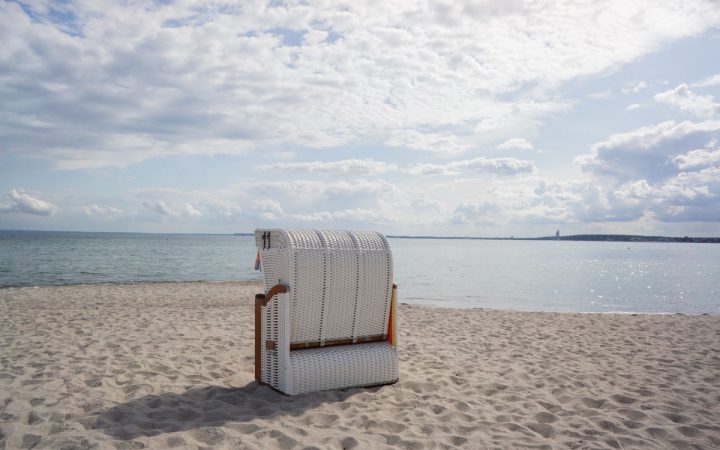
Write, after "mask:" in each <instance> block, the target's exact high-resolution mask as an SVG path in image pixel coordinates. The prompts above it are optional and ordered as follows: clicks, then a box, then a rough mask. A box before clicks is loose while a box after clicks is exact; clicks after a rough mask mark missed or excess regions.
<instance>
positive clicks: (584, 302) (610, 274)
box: [0, 231, 720, 314]
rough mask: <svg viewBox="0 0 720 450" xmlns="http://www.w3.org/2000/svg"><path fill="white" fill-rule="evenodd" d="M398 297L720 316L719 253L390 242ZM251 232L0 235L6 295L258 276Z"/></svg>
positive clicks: (687, 247) (711, 249)
mask: <svg viewBox="0 0 720 450" xmlns="http://www.w3.org/2000/svg"><path fill="white" fill-rule="evenodd" d="M390 244H391V246H392V249H393V257H394V262H395V280H396V282H397V283H398V284H399V285H400V299H401V301H403V302H408V303H422V304H430V305H436V306H448V307H459V308H474V307H480V308H494V309H517V310H531V311H577V312H682V313H704V312H708V313H714V314H718V313H720V245H713V244H685V243H682V244H681V243H618V242H567V241H481V240H445V239H438V240H427V239H391V240H390ZM254 259H255V246H254V242H253V240H252V237H250V236H222V235H172V234H171V235H161V234H127V233H65V232H16V231H0V287H11V286H12V287H27V286H40V285H62V284H78V283H125V282H138V281H201V280H211V281H216V280H259V275H258V272H255V271H254V270H252V264H253V262H254Z"/></svg>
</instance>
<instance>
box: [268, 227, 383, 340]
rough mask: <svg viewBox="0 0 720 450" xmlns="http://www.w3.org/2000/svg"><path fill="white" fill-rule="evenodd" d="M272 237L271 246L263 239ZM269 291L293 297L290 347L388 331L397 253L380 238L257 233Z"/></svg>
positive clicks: (348, 234) (309, 232)
mask: <svg viewBox="0 0 720 450" xmlns="http://www.w3.org/2000/svg"><path fill="white" fill-rule="evenodd" d="M266 233H270V242H269V246H268V242H267V240H265V242H264V241H263V235H266ZM255 240H256V243H257V246H258V249H259V251H260V260H261V263H262V268H263V272H264V280H265V290H266V291H267V290H268V289H270V288H271V287H272V286H274V285H276V284H278V283H279V282H282V284H285V285H287V286H288V287H289V291H290V292H289V294H290V322H291V330H290V342H292V343H304V342H315V341H326V340H334V339H356V338H357V337H363V336H374V335H379V334H385V333H386V332H387V326H388V317H389V312H390V310H389V308H390V295H391V286H392V254H391V252H390V246H389V244H388V242H387V240H386V239H385V236H383V235H382V234H380V233H374V232H351V231H320V230H256V232H255Z"/></svg>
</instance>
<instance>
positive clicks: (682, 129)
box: [541, 121, 720, 222]
mask: <svg viewBox="0 0 720 450" xmlns="http://www.w3.org/2000/svg"><path fill="white" fill-rule="evenodd" d="M719 136H720V121H704V122H681V123H675V122H672V121H668V122H662V123H660V124H657V125H653V126H649V127H643V128H639V129H637V130H634V131H631V132H628V133H622V134H617V135H613V136H610V137H609V138H608V139H607V140H605V141H603V142H599V143H597V144H595V145H594V146H593V147H592V153H591V154H589V155H585V156H583V157H581V158H579V159H578V162H579V163H580V164H581V165H582V167H583V169H584V170H585V171H587V172H588V173H590V174H593V175H595V176H597V177H600V179H599V180H595V182H594V183H593V184H592V186H591V187H589V188H590V189H594V190H595V191H596V193H595V194H594V195H593V196H592V198H591V199H588V198H587V197H585V198H584V201H586V202H587V203H588V204H592V205H593V208H592V210H593V211H594V212H596V213H598V212H599V213H600V216H601V217H610V218H612V217H614V218H616V219H617V220H635V219H638V218H640V217H652V218H655V219H657V220H660V221H664V222H681V221H706V222H711V221H717V220H718V219H719V218H720V147H718V137H719ZM702 143H705V145H704V147H703V146H702V145H703V144H702ZM541 194H542V195H543V196H545V195H546V194H545V192H542V193H541ZM573 217H579V218H581V219H584V220H590V219H591V217H590V216H588V215H582V214H577V211H574V212H573Z"/></svg>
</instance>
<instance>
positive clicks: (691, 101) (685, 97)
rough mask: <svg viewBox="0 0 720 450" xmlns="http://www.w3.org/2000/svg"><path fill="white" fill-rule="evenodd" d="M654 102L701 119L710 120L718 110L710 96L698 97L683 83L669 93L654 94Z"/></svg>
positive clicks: (717, 105) (718, 106)
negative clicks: (667, 105)
mask: <svg viewBox="0 0 720 450" xmlns="http://www.w3.org/2000/svg"><path fill="white" fill-rule="evenodd" d="M655 101H658V102H661V103H667V104H670V105H672V106H675V107H676V108H678V109H679V110H681V111H683V112H688V113H690V114H693V115H695V116H697V117H699V118H702V119H710V118H712V117H713V116H714V115H715V112H716V111H717V110H718V108H720V104H717V103H715V99H714V98H713V96H712V95H698V94H696V93H694V92H693V91H691V90H690V88H689V87H688V85H687V84H685V83H683V84H680V85H678V86H677V87H675V89H671V90H669V91H665V92H661V93H659V94H655Z"/></svg>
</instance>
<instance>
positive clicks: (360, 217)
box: [292, 208, 396, 225]
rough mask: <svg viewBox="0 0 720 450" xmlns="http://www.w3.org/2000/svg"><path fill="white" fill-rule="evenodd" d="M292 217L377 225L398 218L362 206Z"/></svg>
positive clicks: (310, 220) (394, 220)
mask: <svg viewBox="0 0 720 450" xmlns="http://www.w3.org/2000/svg"><path fill="white" fill-rule="evenodd" d="M292 217H293V218H294V219H297V220H300V221H303V222H331V221H338V222H340V223H342V222H348V221H350V222H360V223H372V224H375V225H378V224H386V223H394V222H396V219H394V218H392V217H390V215H389V214H388V213H386V212H383V211H377V210H370V209H362V208H353V209H342V210H337V211H318V212H311V213H302V214H294V215H293V216H292Z"/></svg>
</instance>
